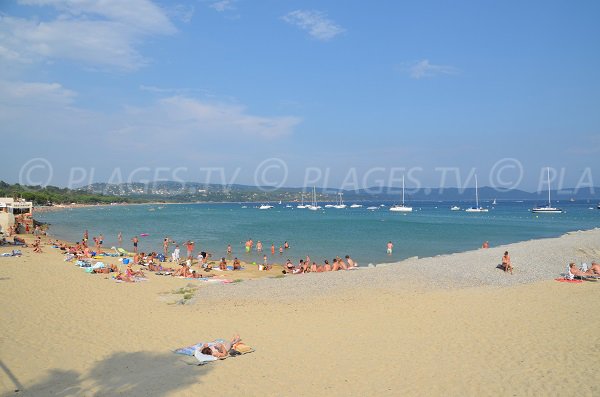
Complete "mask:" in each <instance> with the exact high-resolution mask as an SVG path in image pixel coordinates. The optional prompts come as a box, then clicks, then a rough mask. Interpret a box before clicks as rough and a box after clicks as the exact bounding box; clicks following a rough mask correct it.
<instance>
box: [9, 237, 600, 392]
mask: <svg viewBox="0 0 600 397" xmlns="http://www.w3.org/2000/svg"><path fill="white" fill-rule="evenodd" d="M598 241H600V229H594V230H590V231H585V232H572V233H567V234H565V235H563V236H561V237H558V238H550V239H543V240H531V241H527V242H521V243H515V244H511V245H508V246H506V247H508V249H509V250H510V251H511V255H512V257H513V262H514V263H515V274H514V275H512V276H511V275H509V274H505V273H504V272H502V271H501V270H498V269H495V267H494V265H495V263H494V262H496V261H497V260H498V259H499V257H497V254H496V252H494V250H502V249H504V248H505V247H496V248H490V249H487V250H483V249H479V250H475V251H469V252H466V253H458V254H452V255H447V256H438V257H431V258H422V259H415V260H414V262H411V261H408V262H407V261H404V262H400V264H399V265H397V266H391V265H388V266H379V267H375V268H373V269H361V270H354V271H346V272H343V271H340V272H336V273H335V274H333V273H323V274H319V275H315V274H312V273H311V274H304V275H290V276H285V277H283V276H282V277H277V278H260V279H246V280H244V281H243V282H238V283H232V284H227V285H211V284H203V283H201V282H200V281H199V280H189V279H178V278H166V277H161V276H156V275H152V274H150V275H149V277H148V278H149V280H148V281H145V282H141V283H133V284H130V283H116V282H114V281H113V280H111V279H110V278H108V277H105V276H107V275H104V274H96V275H91V274H88V273H85V272H84V271H83V270H82V269H80V268H78V267H76V266H74V265H73V264H72V263H67V262H64V261H63V260H62V255H60V254H58V252H57V251H58V250H54V249H52V248H49V246H46V245H44V253H42V254H34V253H33V252H31V249H30V248H27V249H22V251H23V252H24V255H23V256H22V257H11V258H0V261H2V264H1V265H2V266H0V286H1V287H2V288H0V299H1V300H2V302H4V304H3V305H2V308H1V309H0V315H1V316H2V318H3V320H4V321H2V322H0V335H2V337H1V338H0V349H2V352H3V357H2V364H3V368H4V369H5V370H4V371H0V395H7V396H8V395H13V394H14V390H15V389H19V390H20V392H19V393H18V394H19V395H22V396H27V397H29V396H41V395H61V396H64V397H75V396H81V395H98V396H112V395H127V396H133V397H136V396H149V395H160V396H165V397H167V396H188V395H198V394H216V395H233V394H239V393H240V392H243V393H245V394H247V395H259V394H261V395H265V394H266V395H281V396H300V395H302V396H340V397H341V396H351V395H356V396H359V395H360V396H362V395H381V396H396V395H423V394H427V395H432V396H447V395H479V394H481V393H482V392H481V390H485V393H484V394H489V395H524V394H527V395H549V394H558V395H594V394H597V393H598V392H599V391H600V386H599V385H600V377H599V375H598V372H597V369H596V367H597V352H596V350H595V349H594V348H593V346H595V344H597V343H598V341H599V339H598V333H597V330H598V329H599V328H600V313H599V312H598V311H597V310H594V309H593V306H592V307H590V308H591V310H587V309H584V310H582V302H596V301H597V300H598V299H599V298H600V289H599V288H598V287H599V285H598V282H584V283H581V284H569V283H558V282H555V281H552V280H550V278H554V277H558V276H559V274H558V272H557V271H556V269H558V271H560V270H561V269H562V268H563V267H564V266H566V263H563V261H564V260H565V259H566V258H571V259H574V257H575V256H576V254H577V253H581V252H583V253H581V255H582V256H581V259H586V260H587V258H588V257H589V258H598V257H600V246H599V243H598ZM581 250H583V251H581ZM6 251H10V248H9V247H0V252H6ZM585 255H587V257H585V258H584V256H585ZM405 262H406V263H405ZM540 264H542V265H543V266H541V267H540V266H538V265H540ZM563 265H564V266H563ZM452 268H455V269H454V271H452ZM440 269H442V271H441V270H440ZM469 269H470V270H469ZM273 275H276V273H274V274H273ZM477 275H479V277H478V276H477ZM269 276H270V275H269ZM280 276H281V274H280ZM192 287H193V288H194V291H193V297H192V299H189V302H188V303H186V304H183V305H182V304H170V303H171V302H172V301H171V300H170V299H171V298H172V297H174V296H177V295H178V294H177V293H175V291H176V290H178V289H190V288H192ZM178 296H179V297H180V298H181V295H178ZM236 332H239V333H240V334H241V335H242V338H243V339H244V340H245V342H246V343H247V344H248V345H250V346H252V347H253V348H254V349H255V350H256V351H255V352H254V353H251V354H247V355H243V356H240V357H236V358H228V359H226V360H224V361H219V362H215V363H211V364H208V365H205V366H202V367H198V366H196V365H189V364H194V361H195V359H194V358H191V360H190V358H188V357H186V356H179V355H176V354H173V353H172V350H174V349H176V348H178V347H182V346H187V345H191V344H194V343H197V342H199V341H209V340H212V339H215V338H228V337H230V336H231V335H232V334H233V333H236ZM330 341H331V342H332V351H331V352H328V351H326V350H325V351H324V352H323V354H320V353H318V352H315V344H320V345H323V344H324V343H329V342H330ZM32 352H33V353H32ZM32 354H34V356H35V357H34V358H35V359H32V358H31V357H32ZM382 354H383V355H382ZM39 358H43V359H39ZM290 366H293V371H294V376H282V375H281V374H280V373H278V371H277V369H280V368H290ZM500 369H502V370H500ZM570 369H577V370H576V371H571V370H570ZM7 371H10V372H7ZM232 373H233V374H235V381H232ZM8 374H10V376H9V375H8ZM365 374H369V375H368V376H369V382H365V380H364V379H365ZM432 374H435V376H433V375H432ZM307 380H308V381H307Z"/></svg>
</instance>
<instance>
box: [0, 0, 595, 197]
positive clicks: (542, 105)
mask: <svg viewBox="0 0 600 397" xmlns="http://www.w3.org/2000/svg"><path fill="white" fill-rule="evenodd" d="M598 20H600V3H598V2H595V1H579V2H567V1H562V2H557V1H527V2H519V1H502V2H500V1H473V2H467V1H456V2H442V1H439V2H434V1H419V2H406V1H379V2H371V3H369V2H362V1H361V2H358V1H344V2H340V1H268V0H264V1H247V0H246V1H245V0H238V1H235V0H221V1H212V0H198V1H187V2H171V1H164V2H150V1H144V0H131V1H126V2H123V1H116V0H115V1H103V2H94V1H85V0H83V1H74V0H73V1H70V0H66V1H58V0H23V1H16V2H10V1H6V2H2V3H0V134H1V135H2V137H9V136H12V137H18V139H20V140H21V142H23V143H24V144H22V145H20V146H18V147H17V148H16V149H15V150H13V149H10V150H3V154H2V158H3V160H2V167H1V169H0V179H4V180H7V181H10V182H17V181H21V182H27V181H30V182H40V183H46V182H48V183H51V184H53V185H60V186H67V185H69V186H71V185H77V184H83V183H87V182H103V181H107V180H109V181H111V182H121V181H123V182H126V181H128V180H130V179H132V180H144V179H154V178H155V177H157V178H159V179H185V180H190V181H201V182H202V181H206V179H207V175H208V173H211V182H227V183H229V182H235V183H245V184H255V183H256V182H258V183H265V182H272V183H273V184H283V185H285V186H301V185H303V184H305V183H308V184H316V185H317V186H326V187H330V188H333V189H336V188H340V187H342V188H351V187H364V186H370V185H376V184H378V183H383V184H393V185H398V183H399V182H398V181H399V175H402V174H406V175H407V178H408V179H407V181H409V182H410V183H411V184H412V186H416V185H421V186H438V185H440V184H442V183H443V184H445V185H448V186H456V185H464V184H472V183H473V180H472V177H473V174H474V172H476V173H477V175H478V177H479V184H480V185H494V184H495V185H498V184H504V185H506V186H510V187H518V188H521V189H525V190H536V189H538V188H539V187H540V178H541V176H544V177H545V174H544V171H543V167H546V166H550V167H552V169H553V173H552V178H553V182H554V184H555V186H554V187H570V186H576V185H586V184H588V185H589V184H591V183H593V184H595V185H597V186H598V185H600V166H599V165H598V164H599V162H598V157H599V155H600V111H599V110H598V109H600V51H598V48H599V47H598V43H600V24H598V23H597V21H598ZM3 141H4V142H6V141H5V140H4V139H3ZM3 147H4V143H3ZM40 159H42V160H40ZM507 159H508V160H507ZM36 161H37V162H38V163H39V162H40V161H42V164H43V165H44V166H48V164H49V165H50V167H51V171H52V172H51V173H50V174H48V173H46V174H44V172H47V170H44V169H43V168H41V167H38V168H35V167H34V168H33V169H28V168H27V167H31V165H32V164H35V162H36ZM282 164H284V165H282ZM503 166H504V167H505V168H502V167H503ZM220 168H222V170H223V171H220ZM209 169H210V170H213V169H219V171H214V170H213V171H208V170H209ZM317 170H318V171H317ZM443 170H453V171H451V172H452V173H451V174H448V172H447V175H451V178H446V180H445V181H442V174H443V173H444V171H443ZM454 170H456V171H454ZM499 170H502V171H499ZM521 170H522V171H521ZM409 172H410V174H409ZM499 172H500V173H501V172H504V173H503V174H498V173H499ZM456 175H458V179H457V178H456ZM517 182H518V183H517Z"/></svg>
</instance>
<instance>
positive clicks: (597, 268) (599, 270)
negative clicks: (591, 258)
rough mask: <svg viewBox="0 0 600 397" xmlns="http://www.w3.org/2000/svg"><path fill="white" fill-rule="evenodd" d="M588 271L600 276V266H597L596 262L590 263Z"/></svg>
mask: <svg viewBox="0 0 600 397" xmlns="http://www.w3.org/2000/svg"><path fill="white" fill-rule="evenodd" d="M590 270H591V271H593V272H594V273H596V274H600V264H598V263H596V262H592V266H591V267H590Z"/></svg>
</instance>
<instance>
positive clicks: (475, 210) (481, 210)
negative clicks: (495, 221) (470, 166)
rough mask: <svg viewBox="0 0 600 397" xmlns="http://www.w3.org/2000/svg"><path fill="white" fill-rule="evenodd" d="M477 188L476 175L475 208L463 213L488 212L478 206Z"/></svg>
mask: <svg viewBox="0 0 600 397" xmlns="http://www.w3.org/2000/svg"><path fill="white" fill-rule="evenodd" d="M478 189H479V188H478V186H477V175H475V207H470V208H467V209H466V210H465V212H488V211H489V210H488V209H487V208H483V207H480V206H479V192H478Z"/></svg>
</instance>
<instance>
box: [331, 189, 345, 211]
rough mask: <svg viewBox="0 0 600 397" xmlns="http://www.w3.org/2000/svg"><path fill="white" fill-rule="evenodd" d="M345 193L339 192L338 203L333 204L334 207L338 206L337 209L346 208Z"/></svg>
mask: <svg viewBox="0 0 600 397" xmlns="http://www.w3.org/2000/svg"><path fill="white" fill-rule="evenodd" d="M343 194H344V193H341V192H340V193H338V196H339V199H338V202H337V204H336V205H334V206H333V208H337V209H343V208H346V204H344V199H343V197H342V195H343Z"/></svg>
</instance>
